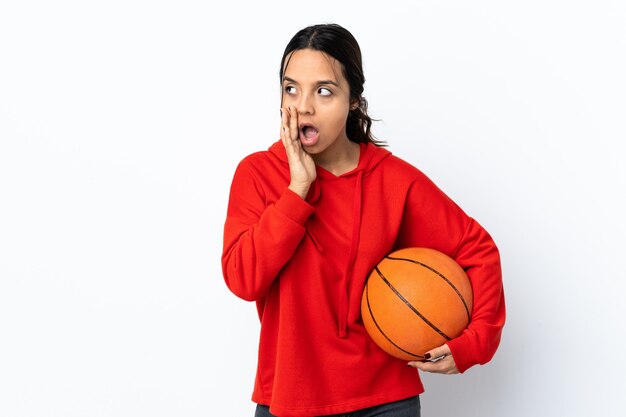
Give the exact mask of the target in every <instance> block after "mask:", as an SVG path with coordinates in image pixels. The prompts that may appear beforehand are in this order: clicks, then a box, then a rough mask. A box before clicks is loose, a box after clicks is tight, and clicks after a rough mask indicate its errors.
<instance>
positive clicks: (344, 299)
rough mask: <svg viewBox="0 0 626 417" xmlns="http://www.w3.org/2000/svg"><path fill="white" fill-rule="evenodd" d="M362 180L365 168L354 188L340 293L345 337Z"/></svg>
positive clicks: (341, 322) (342, 334)
mask: <svg viewBox="0 0 626 417" xmlns="http://www.w3.org/2000/svg"><path fill="white" fill-rule="evenodd" d="M362 181H363V170H360V171H359V173H358V175H357V177H356V187H355V189H354V203H353V205H352V241H351V244H350V254H349V256H348V265H347V266H346V271H345V273H344V276H343V280H342V287H341V290H340V294H339V323H338V325H339V337H341V338H345V337H347V333H348V302H349V294H348V279H349V277H350V274H351V272H352V269H353V267H354V262H355V261H356V253H357V247H358V245H359V238H360V232H361V203H362V201H361V200H362V195H361V194H362Z"/></svg>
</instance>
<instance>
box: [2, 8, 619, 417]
mask: <svg viewBox="0 0 626 417" xmlns="http://www.w3.org/2000/svg"><path fill="white" fill-rule="evenodd" d="M625 21H626V7H625V6H624V2H621V1H618V0H615V1H594V2H591V1H588V2H580V1H564V0H562V1H558V0H542V1H525V2H501V1H478V2H465V1H446V2H435V1H429V2H416V3H415V2H414V3H412V4H411V5H410V4H409V2H407V3H406V4H404V2H402V3H400V2H398V3H395V2H393V1H385V2H372V3H367V2H363V1H358V2H351V3H348V4H344V3H343V2H337V1H332V2H328V1H317V2H306V3H302V2H293V1H288V2H287V1H284V2H275V3H274V5H269V4H267V2H256V3H252V2H250V3H245V4H242V3H239V4H233V5H230V4H221V5H219V8H213V7H212V6H210V5H209V2H205V1H195V2H191V1H176V2H174V1H170V2H149V1H140V0H124V1H109V2H98V3H96V2H80V1H67V0H61V1H57V2H44V1H19V2H18V1H8V2H3V3H2V4H1V5H0V61H1V64H0V415H2V416H11V417H12V416H19V417H22V416H29V417H30V416H55V417H56V416H59V417H72V416H77V417H78V416H80V417H83V416H116V417H117V416H148V415H150V416H154V417H157V416H174V415H185V416H207V415H211V416H214V415H221V416H251V415H252V412H253V404H252V403H251V402H250V394H251V391H252V384H253V378H254V367H255V363H256V356H255V355H256V343H257V336H258V330H259V326H258V322H257V317H256V311H255V308H254V305H253V304H250V303H246V302H244V301H242V300H239V299H238V298H236V297H235V296H234V295H232V294H231V293H229V292H228V290H227V289H226V286H225V285H224V283H223V278H222V275H221V267H220V262H219V261H220V255H221V245H222V226H223V222H224V217H225V211H226V204H227V198H228V188H229V186H230V179H231V178H232V174H233V171H234V168H235V166H236V164H237V162H238V161H239V160H240V159H241V158H242V157H243V156H245V155H247V154H248V153H251V152H253V151H256V150H261V149H266V148H267V147H268V146H269V145H270V144H271V143H272V142H274V141H275V140H277V139H278V126H279V112H278V109H279V96H278V91H279V84H278V75H277V74H278V67H279V62H280V58H281V54H282V51H283V49H284V47H285V45H286V43H287V42H288V40H289V39H290V38H291V36H293V34H295V32H296V31H297V30H299V29H301V28H302V27H304V26H306V25H309V24H313V23H324V22H336V23H339V24H342V25H343V26H345V27H346V28H348V29H349V30H350V31H352V33H353V34H354V35H355V36H356V38H357V39H358V40H359V43H360V45H361V48H362V51H363V54H364V65H365V74H366V77H367V81H366V85H365V87H366V90H365V96H366V97H367V99H368V100H369V102H370V111H371V115H372V116H373V117H375V118H381V119H383V121H382V122H379V123H377V124H375V128H374V129H375V130H374V133H375V134H376V135H377V136H378V137H380V138H383V139H385V140H387V141H388V142H389V143H390V145H391V146H390V149H391V150H392V152H394V153H395V154H396V155H398V156H400V157H402V158H404V159H406V160H407V161H409V162H411V163H413V164H415V165H416V166H418V167H419V168H420V169H422V170H423V171H424V172H425V173H426V174H427V175H429V176H430V177H431V178H432V179H433V180H434V181H435V182H436V183H437V184H438V185H439V186H440V187H441V188H442V189H444V190H445V191H446V192H447V193H448V194H449V195H450V196H451V197H452V198H453V199H455V200H456V201H457V202H458V203H459V204H460V205H461V206H462V207H463V208H464V209H465V211H467V212H468V213H469V214H470V215H472V216H473V217H475V218H476V219H477V220H478V221H479V222H481V223H482V224H483V225H484V226H485V227H486V228H487V229H488V230H489V231H490V232H491V234H492V235H493V237H494V238H495V239H496V241H497V243H498V245H499V247H500V250H501V253H502V257H503V268H504V283H505V291H506V296H507V306H508V321H507V324H506V327H505V330H504V334H503V340H502V344H501V346H500V349H499V351H498V353H497V354H496V356H495V358H494V359H493V361H492V362H491V363H490V364H488V365H487V366H482V367H474V368H472V369H470V370H469V371H468V372H466V373H465V374H464V375H457V376H437V375H425V376H424V380H425V384H426V389H427V392H426V393H425V394H424V395H423V396H422V406H423V415H424V416H429V417H434V416H449V415H465V416H507V417H508V416H510V417H514V416H520V417H521V416H528V415H534V416H554V415H568V416H587V415H603V416H624V415H626V406H625V405H624V401H623V398H622V397H623V393H624V392H626V384H625V383H624V374H625V373H626V362H625V360H624V356H623V352H624V349H625V348H626V343H625V341H624V321H623V320H624V317H626V307H625V303H624V301H623V299H624V295H625V294H626V285H625V283H624V281H625V278H626V276H625V275H626V274H625V273H624V269H623V261H622V259H623V253H622V252H623V251H624V249H625V245H624V238H623V236H624V233H625V232H626V222H625V221H624V217H623V214H622V213H624V212H625V211H626V203H625V196H624V190H625V188H626V187H625V186H626V175H625V169H624V165H623V162H622V160H623V158H624V155H625V153H624V146H623V143H624V141H625V140H626V134H625V131H626V129H625V128H624V116H625V115H626V101H625V99H624V97H626V82H625V77H624V74H626V58H625V54H624V51H625V50H626V33H625V29H624V22H625Z"/></svg>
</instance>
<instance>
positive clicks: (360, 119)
mask: <svg viewBox="0 0 626 417" xmlns="http://www.w3.org/2000/svg"><path fill="white" fill-rule="evenodd" d="M299 49H313V50H316V51H321V52H324V53H326V54H328V55H330V56H332V57H333V58H335V59H336V60H337V61H339V63H340V64H341V70H342V73H343V76H344V77H345V79H346V80H347V81H348V85H349V86H350V103H352V102H353V101H354V100H357V101H358V103H359V106H358V107H357V108H355V109H354V110H350V112H349V113H348V120H347V121H346V135H347V136H348V139H350V140H351V141H353V142H357V143H358V142H364V143H367V142H372V143H373V144H374V145H377V146H387V145H386V144H385V142H384V141H380V140H378V139H376V138H375V137H374V135H373V134H372V132H371V127H372V120H376V121H378V120H377V119H372V118H371V117H369V116H368V115H367V100H366V99H365V97H363V96H362V94H363V84H364V83H365V76H364V75H363V62H362V59H361V48H359V44H358V43H357V41H356V39H355V38H354V36H352V34H351V33H350V32H349V31H348V30H346V29H345V28H343V27H341V26H339V25H338V24H335V23H328V24H320V25H313V26H308V27H306V28H304V29H301V30H300V31H298V33H296V34H295V35H294V37H293V38H291V40H290V41H289V43H288V44H287V47H286V48H285V52H284V53H283V58H282V60H281V61H280V74H279V75H280V83H281V92H282V83H283V77H284V75H285V74H284V72H283V71H284V70H283V69H284V68H285V67H286V66H285V59H286V58H287V56H288V55H289V54H290V53H291V52H293V51H296V50H299ZM281 94H282V93H281Z"/></svg>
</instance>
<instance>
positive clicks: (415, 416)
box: [254, 395, 421, 417]
mask: <svg viewBox="0 0 626 417" xmlns="http://www.w3.org/2000/svg"><path fill="white" fill-rule="evenodd" d="M420 408H421V407H420V397H419V395H418V396H415V397H411V398H407V399H406V400H401V401H394V402H392V403H387V404H382V405H377V406H375V407H370V408H364V409H363V410H357V411H353V412H351V413H345V414H333V415H332V416H328V417H420ZM254 417H275V416H274V414H270V408H269V407H268V406H266V405H260V404H259V405H257V406H256V412H255V413H254Z"/></svg>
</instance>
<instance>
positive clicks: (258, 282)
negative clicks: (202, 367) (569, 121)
mask: <svg viewBox="0 0 626 417" xmlns="http://www.w3.org/2000/svg"><path fill="white" fill-rule="evenodd" d="M360 148H361V150H360V157H359V163H358V165H357V167H356V168H355V169H353V170H352V171H350V172H346V173H344V174H342V175H339V176H335V175H334V174H332V173H331V172H330V171H327V170H325V169H324V168H322V167H320V166H319V165H317V166H316V167H317V179H316V180H315V182H313V184H312V185H311V188H310V189H309V193H308V195H307V197H306V199H302V198H301V197H300V196H298V195H297V194H295V193H294V192H292V191H291V190H289V189H288V188H287V187H288V185H289V165H288V162H287V156H286V153H285V148H284V146H283V144H282V142H281V141H280V140H278V141H277V142H275V143H274V144H273V145H272V146H271V147H270V148H269V150H268V151H261V152H256V153H253V154H251V155H249V156H247V157H245V158H244V159H243V160H242V161H241V162H240V163H239V165H238V166H237V169H236V171H235V175H234V178H233V181H232V186H231V189H230V200H229V204H228V213H227V218H226V222H225V226H224V251H223V254H222V268H223V273H224V279H225V281H226V284H227V285H228V288H230V290H231V291H232V292H233V293H234V294H235V295H237V296H239V297H241V298H243V299H244V300H249V301H256V304H257V309H258V313H259V318H260V321H261V334H260V342H259V357H258V366H257V375H256V381H255V385H254V392H253V394H252V400H253V401H254V402H256V403H259V404H265V405H269V406H270V411H271V413H273V414H274V415H277V416H281V417H283V416H313V415H326V414H337V413H347V412H350V411H354V410H358V409H362V408H367V407H372V406H375V405H379V404H383V403H387V402H391V401H397V400H401V399H404V398H408V397H411V396H414V395H417V394H419V393H421V392H423V391H424V388H423V386H422V383H421V381H420V378H419V375H418V372H417V371H416V370H415V369H414V368H411V367H407V366H406V362H407V361H404V360H400V359H396V358H394V357H392V356H390V355H388V354H387V353H385V352H384V351H383V350H382V349H380V348H379V347H378V346H377V345H376V344H375V343H374V342H373V341H372V339H371V338H370V337H369V335H368V334H367V332H366V330H365V327H364V326H363V322H362V320H361V310H360V302H361V295H362V292H363V287H364V285H365V280H366V278H367V276H368V275H369V273H370V272H371V271H372V269H373V268H374V266H375V265H376V264H377V263H378V262H380V260H381V259H383V257H384V256H385V255H387V254H388V253H390V252H392V251H394V250H397V249H401V248H405V247H429V248H433V249H437V250H439V251H441V252H444V253H446V254H448V255H449V256H451V257H452V258H454V259H455V260H456V261H457V262H458V263H459V264H460V265H461V266H462V267H463V268H464V269H465V270H466V271H467V274H468V276H469V278H470V280H471V283H472V288H473V291H474V306H473V311H472V319H471V322H470V324H469V327H468V328H467V329H466V330H465V331H464V332H463V334H462V335H461V336H459V337H457V338H455V339H453V340H451V341H449V342H448V346H449V347H450V350H451V352H452V356H453V358H454V361H455V363H456V365H457V368H458V369H459V371H460V372H464V371H465V370H466V369H468V368H469V367H470V366H472V365H475V364H484V363H486V362H487V361H489V360H490V359H491V358H492V356H493V355H494V353H495V351H496V349H497V347H498V344H499V342H500V334H501V332H502V327H503V325H504V319H505V306H504V293H503V288H502V277H501V269H500V257H499V253H498V249H497V248H496V245H495V244H494V242H493V240H492V239H491V237H490V236H489V234H488V233H487V231H485V229H483V228H482V227H481V226H480V225H479V224H478V223H477V222H476V221H475V220H473V219H472V218H470V217H468V216H467V215H466V214H465V213H464V212H463V211H462V210H461V208H459V206H457V205H456V204H455V203H454V202H453V201H452V200H451V199H450V198H449V197H447V196H446V195H445V194H444V193H443V192H442V191H441V190H440V189H439V188H437V187H436V186H435V185H434V184H433V182H432V181H430V180H429V179H428V178H427V177H426V176H425V175H424V174H423V173H422V172H420V171H419V170H418V169H417V168H415V167H413V166H412V165H410V164H409V163H407V162H405V161H403V160H402V159H400V158H398V157H396V156H395V155H392V154H391V152H389V151H388V150H387V149H385V148H380V147H377V146H375V145H373V144H371V143H368V144H363V143H361V144H360Z"/></svg>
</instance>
